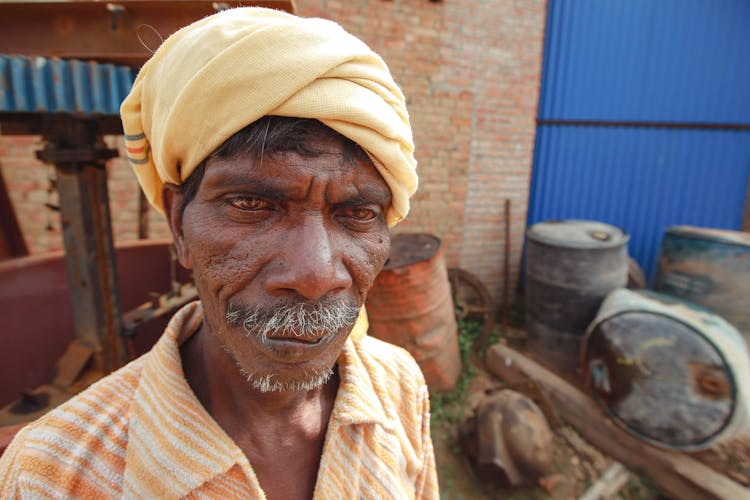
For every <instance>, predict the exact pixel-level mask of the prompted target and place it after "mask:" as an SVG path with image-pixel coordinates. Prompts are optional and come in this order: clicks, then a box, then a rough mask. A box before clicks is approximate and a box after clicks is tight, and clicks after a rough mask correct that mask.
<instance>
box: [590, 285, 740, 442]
mask: <svg viewBox="0 0 750 500" xmlns="http://www.w3.org/2000/svg"><path fill="white" fill-rule="evenodd" d="M581 358H582V364H583V365H584V367H585V374H586V377H585V378H586V380H587V385H588V386H589V387H590V388H591V389H592V390H593V392H594V395H595V396H596V397H597V399H598V400H599V402H600V403H601V404H602V405H603V406H604V407H605V409H606V410H607V411H608V413H609V414H610V415H611V416H612V417H613V418H614V420H615V421H616V422H617V423H618V424H620V425H621V426H622V427H623V428H625V429H626V430H628V431H629V432H631V433H632V434H635V435H636V436H638V437H640V438H641V439H644V440H646V441H649V442H651V443H652V444H655V445H657V446H661V447H663V448H668V449H680V450H699V449H703V448H708V447H710V446H713V445H714V444H717V443H719V442H721V441H725V440H728V439H731V438H733V437H736V436H738V435H741V434H743V433H744V432H745V431H746V430H747V429H748V416H749V415H750V399H748V391H750V356H749V355H748V350H747V347H746V346H745V342H744V340H743V339H742V336H741V335H740V334H739V332H737V330H736V329H735V328H734V327H732V326H731V325H730V324H729V323H727V322H726V321H724V320H723V319H722V318H721V317H720V316H718V315H717V314H714V313H713V312H712V311H709V310H708V309H706V308H704V307H701V306H699V305H696V304H692V303H690V302H688V301H685V300H683V299H678V298H676V297H671V296H669V295H665V294H661V293H658V292H652V291H647V290H637V291H634V290H625V289H620V290H616V291H614V292H612V293H611V294H610V295H609V296H608V297H607V298H606V300H605V301H604V303H603V304H602V306H601V309H600V310H599V312H598V314H597V317H596V319H595V320H594V321H593V322H592V324H591V325H590V327H589V329H588V331H587V333H586V337H585V340H584V343H583V347H582V353H581Z"/></svg>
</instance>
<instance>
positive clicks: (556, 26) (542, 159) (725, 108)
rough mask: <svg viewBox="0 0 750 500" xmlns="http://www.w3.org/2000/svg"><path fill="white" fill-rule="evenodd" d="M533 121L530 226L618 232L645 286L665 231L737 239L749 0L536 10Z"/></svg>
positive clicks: (558, 3)
mask: <svg viewBox="0 0 750 500" xmlns="http://www.w3.org/2000/svg"><path fill="white" fill-rule="evenodd" d="M539 119H540V125H539V126H538V128H537V138H536V149H535V157H534V170H533V177H532V187H531V196H530V205H529V213H528V222H529V224H533V223H534V222H538V221H540V220H546V219H556V218H557V219H559V218H585V219H595V220H601V221H604V222H608V223H610V224H614V225H617V226H619V227H621V228H623V229H624V230H626V231H627V232H628V233H630V235H631V242H630V245H629V250H630V253H631V254H632V255H633V256H634V257H635V258H636V260H638V261H639V263H640V264H641V265H642V266H643V268H644V270H645V271H646V273H647V274H648V275H653V271H654V266H655V261H656V258H657V256H658V252H659V247H660V244H661V238H662V234H663V230H664V229H665V228H666V227H668V226H670V225H674V224H692V225H696V226H704V227H717V228H725V229H739V228H740V227H741V224H742V214H743V207H744V204H745V198H746V194H747V189H748V180H749V178H750V129H748V127H745V128H744V129H743V128H742V125H745V126H747V125H748V124H750V1H747V0H711V1H708V0H659V1H654V0H608V1H600V0H549V2H548V17H547V32H546V39H545V56H544V68H543V76H542V91H541V94H540V103H539ZM575 120H581V121H585V122H598V121H604V122H608V123H603V124H592V123H589V124H586V125H580V124H571V123H570V121H575ZM550 122H552V123H550ZM622 122H633V123H622ZM644 122H657V123H655V125H658V126H639V125H638V124H639V123H640V124H643V123H644ZM669 123H673V124H682V125H677V126H675V127H674V128H670V127H667V126H666V125H667V124H669ZM689 124H709V125H719V126H722V127H724V128H691V127H690V126H689ZM727 126H729V127H730V128H727ZM732 126H736V128H735V129H732V128H731V127H732Z"/></svg>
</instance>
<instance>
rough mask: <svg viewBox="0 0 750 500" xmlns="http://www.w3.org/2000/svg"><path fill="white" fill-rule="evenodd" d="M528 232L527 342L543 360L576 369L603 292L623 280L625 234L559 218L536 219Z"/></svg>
mask: <svg viewBox="0 0 750 500" xmlns="http://www.w3.org/2000/svg"><path fill="white" fill-rule="evenodd" d="M527 237H528V241H527V243H526V325H527V328H528V333H529V340H528V344H527V347H528V349H529V352H530V354H531V355H532V356H533V357H534V358H536V359H538V360H539V361H540V362H541V363H542V364H545V365H546V366H548V367H550V368H552V369H554V370H557V371H560V372H566V373H575V372H576V371H577V370H578V363H579V353H580V347H581V338H582V337H583V334H584V333H585V331H586V328H587V327H588V325H589V323H591V320H593V319H594V317H595V316H596V312H597V310H598V309H599V306H600V305H601V303H602V301H603V300H604V297H606V296H607V294H608V293H609V292H611V291H612V290H614V289H616V288H620V287H624V286H626V285H627V282H628V253H627V242H628V236H627V235H626V234H625V233H624V232H623V231H622V230H621V229H618V228H616V227H614V226H611V225H609V224H604V223H601V222H595V221H586V220H563V221H547V222H540V223H537V224H534V225H533V226H531V227H530V228H529V230H528V231H527Z"/></svg>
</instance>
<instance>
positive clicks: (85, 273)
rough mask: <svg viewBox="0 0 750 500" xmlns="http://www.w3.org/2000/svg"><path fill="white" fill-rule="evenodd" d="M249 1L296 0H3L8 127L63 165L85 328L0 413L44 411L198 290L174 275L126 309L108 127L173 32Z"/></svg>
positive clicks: (79, 316)
mask: <svg viewBox="0 0 750 500" xmlns="http://www.w3.org/2000/svg"><path fill="white" fill-rule="evenodd" d="M243 4H244V5H253V6H263V7H270V8H275V9H280V10H285V11H288V12H293V11H294V5H293V2H292V1H291V0H267V1H263V0H260V1H257V0H256V1H250V2H207V1H194V0H182V1H179V0H177V1H140V0H131V1H122V2H117V3H105V2H96V1H72V2H45V1H36V2H2V3H0V33H3V36H2V40H0V134H2V135H41V136H42V137H43V138H44V140H45V143H46V144H45V146H44V148H43V149H42V150H40V151H38V152H37V157H38V158H39V159H40V160H42V161H43V162H45V163H49V164H52V165H54V167H55V172H56V185H57V189H58V191H59V195H60V206H59V210H60V215H61V222H62V231H63V240H64V246H65V256H66V264H67V275H68V282H69V287H70V292H71V299H72V300H71V306H72V310H73V316H74V323H75V331H76V339H75V340H74V341H73V343H72V344H71V345H70V346H69V348H68V350H67V351H66V352H65V354H63V356H62V358H61V359H60V360H59V361H58V363H57V376H56V378H55V380H54V381H53V382H52V384H50V385H48V386H45V387H44V388H39V389H37V390H35V391H28V392H27V393H26V394H25V395H24V396H23V397H22V398H21V400H19V401H18V402H17V403H16V404H14V405H11V406H10V407H8V408H6V409H4V410H3V411H2V412H0V422H3V423H9V420H8V419H6V418H5V417H7V415H6V410H7V411H8V412H9V413H10V414H12V415H21V416H20V417H18V418H21V419H26V420H28V419H30V418H33V417H34V416H36V415H37V414H38V413H39V412H43V411H46V409H48V408H49V407H51V406H54V405H55V404H57V403H59V402H61V401H62V400H64V399H67V398H68V397H69V396H70V394H72V393H74V392H76V391H77V390H79V389H81V388H83V387H85V385H87V384H88V383H90V382H91V381H93V380H95V379H96V378H97V377H99V376H101V375H103V374H106V373H108V372H110V371H112V370H114V369H116V368H118V367H119V366H122V365H123V364H124V363H125V362H127V361H128V360H129V359H131V357H132V354H133V352H132V345H131V344H132V342H131V341H130V339H128V338H127V337H128V335H130V336H132V334H133V333H134V331H135V328H136V327H137V326H138V325H140V324H142V323H143V322H145V321H148V320H150V319H153V318H157V317H160V316H164V315H166V314H169V313H171V312H172V311H174V309H176V308H177V307H179V306H180V305H182V304H184V303H186V302H189V301H190V300H194V299H195V297H196V293H195V290H194V288H191V287H189V286H188V287H186V286H182V285H180V284H179V283H177V284H175V281H174V280H173V286H172V290H170V291H169V292H167V293H165V294H162V295H158V296H156V297H155V298H152V299H151V300H150V301H149V300H147V301H146V302H145V303H144V304H143V305H141V306H140V307H138V308H136V309H135V310H133V311H130V312H128V313H125V314H122V312H121V310H120V300H119V297H118V277H117V272H116V262H115V253H114V247H113V237H112V227H111V222H110V213H109V200H108V192H107V175H106V162H107V160H109V159H110V158H113V157H115V156H117V155H118V152H117V150H115V149H110V148H109V147H107V146H106V144H105V143H104V141H103V136H104V135H109V134H121V133H122V126H121V123H120V119H119V106H120V103H121V102H122V99H123V98H124V97H125V95H127V92H128V91H129V90H130V86H131V85H132V82H133V80H134V78H135V73H136V69H135V68H136V67H137V66H140V65H141V64H142V63H143V62H145V61H146V60H147V59H148V57H149V56H150V55H151V52H152V50H153V49H155V48H156V47H158V45H159V44H160V43H161V41H162V39H164V38H166V37H167V36H169V35H170V34H171V33H173V32H174V31H176V30H177V29H179V28H180V27H182V26H185V25H187V24H189V23H191V22H193V21H195V20H198V19H200V18H202V17H205V16H206V15H210V14H212V13H214V12H216V11H219V10H223V9H227V8H230V7H236V6H240V5H243ZM2 54H9V55H2ZM91 59H95V60H96V62H94V61H90V60H91ZM6 226H7V224H3V230H4V235H7V234H10V233H9V232H8V231H6V230H5V227H6ZM5 240H8V241H10V240H9V239H8V238H4V240H3V241H5ZM173 274H174V273H173ZM144 299H145V298H144ZM92 359H93V363H91V360H92ZM86 367H88V368H89V369H88V370H86V369H85V368H86ZM43 389H44V390H43ZM13 418H14V417H13Z"/></svg>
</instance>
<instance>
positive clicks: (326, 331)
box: [225, 300, 359, 392]
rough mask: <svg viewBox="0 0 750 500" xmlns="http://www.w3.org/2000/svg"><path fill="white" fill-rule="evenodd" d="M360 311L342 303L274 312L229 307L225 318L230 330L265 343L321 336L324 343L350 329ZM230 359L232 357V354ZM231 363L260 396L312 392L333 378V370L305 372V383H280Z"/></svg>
mask: <svg viewBox="0 0 750 500" xmlns="http://www.w3.org/2000/svg"><path fill="white" fill-rule="evenodd" d="M358 315H359V307H358V306H357V305H355V304H351V303H347V302H343V301H325V300H324V301H318V302H314V303H309V302H296V303H294V304H288V305H283V306H280V307H275V308H261V307H254V308H245V307H243V306H241V305H238V304H230V305H229V308H228V309H227V313H226V315H225V320H226V322H227V324H228V325H229V326H233V327H236V326H242V327H243V328H244V330H245V332H246V334H247V335H248V336H251V335H252V336H255V337H257V338H258V339H259V340H260V341H261V342H265V341H266V340H267V339H268V337H269V334H275V335H281V336H287V337H288V336H295V337H300V338H304V337H305V336H312V335H315V336H320V335H321V334H323V338H322V339H321V340H320V341H321V342H326V341H328V339H330V338H331V337H333V336H334V335H336V334H337V333H338V332H339V331H341V330H342V329H344V328H348V329H351V328H352V327H353V326H354V323H355V322H356V321H357V316H358ZM229 354H230V356H231V353H229ZM232 359H233V361H234V363H235V365H236V366H237V368H238V369H239V371H240V373H241V374H242V376H243V377H245V379H247V382H248V383H249V384H250V385H251V386H252V387H253V388H254V389H256V390H258V391H260V392H282V391H310V390H314V389H317V388H319V387H322V386H323V385H325V384H326V383H327V382H328V381H329V380H330V379H331V377H332V376H333V373H334V372H333V368H332V367H329V368H326V369H324V370H313V371H312V372H310V371H305V373H304V378H303V379H302V380H291V381H279V380H274V379H275V377H276V375H275V374H273V373H271V374H258V373H255V372H252V371H251V370H249V369H247V368H246V367H243V366H242V365H240V363H239V361H238V360H237V359H235V358H234V357H233V356H232Z"/></svg>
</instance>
